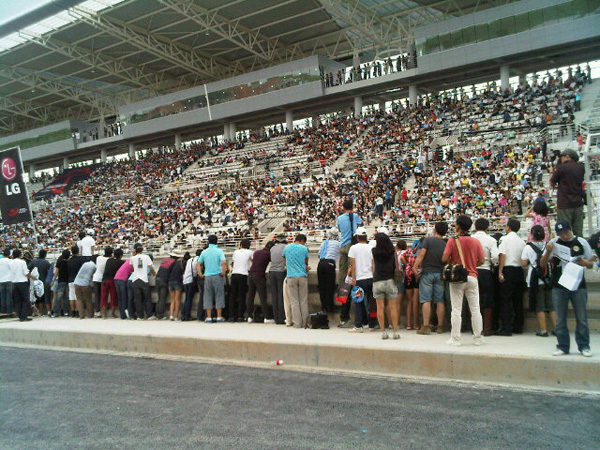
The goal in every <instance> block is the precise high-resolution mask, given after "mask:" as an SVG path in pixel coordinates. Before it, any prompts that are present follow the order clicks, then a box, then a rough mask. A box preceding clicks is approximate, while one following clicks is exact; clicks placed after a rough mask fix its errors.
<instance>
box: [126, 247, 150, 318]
mask: <svg viewBox="0 0 600 450" xmlns="http://www.w3.org/2000/svg"><path fill="white" fill-rule="evenodd" d="M143 251H144V247H143V246H142V244H139V243H138V244H135V246H134V247H133V256H132V257H131V258H129V263H130V264H131V267H133V272H132V273H131V283H132V285H133V300H134V303H135V314H134V315H133V316H132V315H131V311H130V312H129V313H130V319H133V320H135V319H137V318H139V319H141V320H144V319H145V318H146V316H147V317H150V316H151V315H152V299H151V298H150V283H149V280H148V273H150V275H156V272H155V271H154V267H152V259H151V258H150V256H148V255H145V254H143V253H142V252H143Z"/></svg>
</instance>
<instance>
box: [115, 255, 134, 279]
mask: <svg viewBox="0 0 600 450" xmlns="http://www.w3.org/2000/svg"><path fill="white" fill-rule="evenodd" d="M132 272H133V266H132V265H131V263H130V262H129V260H127V261H125V263H123V265H121V267H119V270H117V273H116V274H115V280H120V281H127V280H128V279H129V275H131V273H132Z"/></svg>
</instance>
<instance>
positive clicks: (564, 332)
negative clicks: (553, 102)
mask: <svg viewBox="0 0 600 450" xmlns="http://www.w3.org/2000/svg"><path fill="white" fill-rule="evenodd" d="M554 229H555V231H556V235H557V236H558V237H556V238H554V239H552V240H551V241H550V242H548V244H547V245H546V251H545V252H544V255H543V256H542V258H541V260H540V265H541V266H542V267H545V266H546V265H547V264H548V261H551V266H552V267H553V271H552V280H553V288H552V303H553V304H554V310H555V312H556V339H557V341H558V342H557V344H556V351H555V352H554V353H553V355H554V356H562V355H568V354H569V350H570V344H571V337H570V336H569V329H568V328H567V310H568V309H569V300H570V301H571V303H572V304H573V310H574V311H575V320H576V321H577V326H576V328H575V342H576V343H577V349H578V350H579V352H580V353H581V354H582V355H583V356H587V357H589V356H592V351H591V349H590V328H589V326H588V320H587V310H586V307H587V287H586V283H585V277H582V279H581V281H580V283H579V285H578V286H577V287H576V289H574V290H570V289H567V287H572V286H567V287H565V286H562V285H561V284H560V283H559V281H560V278H561V276H562V271H563V269H564V267H565V266H566V265H567V264H568V263H573V262H574V263H575V264H577V265H579V266H582V267H585V268H588V269H591V268H592V267H594V260H593V258H594V254H593V252H592V248H591V247H590V244H589V243H588V241H586V240H585V239H583V238H580V237H577V236H575V235H574V234H573V232H572V231H571V224H570V223H569V222H568V221H566V220H559V221H558V222H557V223H556V226H555V228H554Z"/></svg>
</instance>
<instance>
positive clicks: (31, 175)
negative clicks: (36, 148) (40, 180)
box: [29, 164, 35, 181]
mask: <svg viewBox="0 0 600 450" xmlns="http://www.w3.org/2000/svg"><path fill="white" fill-rule="evenodd" d="M34 177H35V164H29V181H31V179H32V178H34Z"/></svg>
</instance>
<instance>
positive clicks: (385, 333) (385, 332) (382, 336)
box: [381, 331, 389, 340]
mask: <svg viewBox="0 0 600 450" xmlns="http://www.w3.org/2000/svg"><path fill="white" fill-rule="evenodd" d="M381 339H383V340H386V339H389V336H388V334H387V331H384V332H383V333H381Z"/></svg>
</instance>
